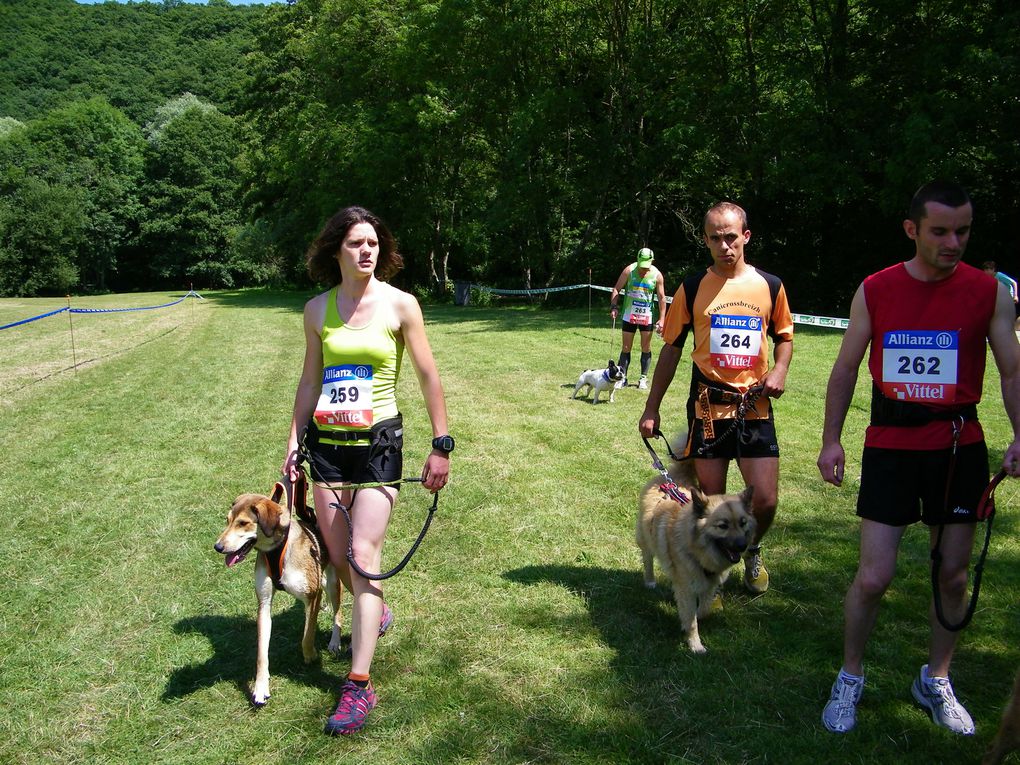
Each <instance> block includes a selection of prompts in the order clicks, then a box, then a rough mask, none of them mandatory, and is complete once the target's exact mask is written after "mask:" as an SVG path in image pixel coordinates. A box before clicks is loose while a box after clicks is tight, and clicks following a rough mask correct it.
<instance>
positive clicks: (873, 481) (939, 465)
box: [857, 441, 989, 526]
mask: <svg viewBox="0 0 1020 765" xmlns="http://www.w3.org/2000/svg"><path fill="white" fill-rule="evenodd" d="M951 454H952V451H951V450H950V449H937V450H934V451H912V450H906V449H879V448H876V447H873V446H866V447H864V454H863V456H862V457H861V490H860V492H859V493H858V495H857V514H858V515H859V516H861V518H867V519H868V520H870V521H876V522H877V523H884V524H885V525H887V526H907V525H909V524H911V523H916V522H917V521H923V522H924V523H925V524H926V525H928V526H938V525H940V524H943V523H946V524H949V523H974V522H975V521H976V520H977V515H976V513H977V506H978V502H980V501H981V495H982V494H983V493H984V490H985V487H986V486H988V480H989V478H988V447H987V446H986V445H985V442H984V441H980V442H978V443H976V444H967V445H966V446H960V447H957V449H956V463H955V465H953V467H952V477H951V481H950V485H949V502H948V508H947V502H946V480H947V477H948V476H949V469H950V457H951Z"/></svg>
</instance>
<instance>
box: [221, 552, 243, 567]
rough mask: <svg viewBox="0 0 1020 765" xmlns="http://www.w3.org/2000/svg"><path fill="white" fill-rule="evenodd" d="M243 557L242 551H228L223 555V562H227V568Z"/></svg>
mask: <svg viewBox="0 0 1020 765" xmlns="http://www.w3.org/2000/svg"><path fill="white" fill-rule="evenodd" d="M243 559H244V553H236V552H234V553H228V554H227V555H226V556H225V557H224V560H225V562H226V564H227V568H230V567H231V566H236V565H237V564H238V563H240V562H241V561H242V560H243Z"/></svg>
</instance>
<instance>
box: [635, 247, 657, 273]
mask: <svg viewBox="0 0 1020 765" xmlns="http://www.w3.org/2000/svg"><path fill="white" fill-rule="evenodd" d="M653 260H655V253H653V252H652V251H651V250H649V249H648V248H647V247H642V248H641V249H640V250H638V254H637V264H638V267H639V268H644V267H645V266H650V265H651V264H652V261H653Z"/></svg>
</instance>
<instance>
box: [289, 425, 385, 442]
mask: <svg viewBox="0 0 1020 765" xmlns="http://www.w3.org/2000/svg"><path fill="white" fill-rule="evenodd" d="M305 438H306V439H307V443H308V444H309V445H313V444H317V443H319V442H320V441H322V440H324V439H328V440H330V441H371V440H372V431H370V430H322V429H321V428H320V427H319V426H318V425H316V424H315V422H314V421H312V422H310V423H309V424H308V433H307V434H306V436H305Z"/></svg>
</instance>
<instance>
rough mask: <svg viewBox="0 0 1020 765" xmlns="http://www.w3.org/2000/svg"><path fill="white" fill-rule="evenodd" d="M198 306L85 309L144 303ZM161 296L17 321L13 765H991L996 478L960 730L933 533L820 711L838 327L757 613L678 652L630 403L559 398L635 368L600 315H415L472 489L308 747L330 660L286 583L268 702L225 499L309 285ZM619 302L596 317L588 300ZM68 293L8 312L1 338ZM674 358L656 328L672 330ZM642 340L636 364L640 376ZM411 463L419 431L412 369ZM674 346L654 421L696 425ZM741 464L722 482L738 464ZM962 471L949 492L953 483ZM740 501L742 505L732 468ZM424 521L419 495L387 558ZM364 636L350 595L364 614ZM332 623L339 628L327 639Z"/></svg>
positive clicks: (714, 628) (907, 546)
mask: <svg viewBox="0 0 1020 765" xmlns="http://www.w3.org/2000/svg"><path fill="white" fill-rule="evenodd" d="M179 296H180V293H176V294H171V293H159V294H150V295H125V296H110V297H106V298H94V299H83V300H80V301H76V302H75V304H76V305H79V306H107V307H113V306H116V307H127V306H138V305H155V304H159V303H164V302H168V301H169V300H171V299H174V298H176V297H179ZM205 297H206V300H205V301H202V302H199V301H193V300H189V301H187V302H186V303H184V304H182V305H179V306H175V307H173V308H167V309H160V310H157V311H145V312H131V313H121V314H101V315H75V316H74V317H73V324H74V338H75V350H74V354H75V358H76V359H77V360H78V362H79V363H81V362H86V363H84V365H82V366H80V367H79V368H78V369H77V371H72V370H71V369H70V367H71V366H72V351H71V344H70V332H69V322H68V318H67V315H60V316H55V317H51V318H48V319H45V320H42V321H39V322H34V323H32V324H29V325H25V326H22V327H17V328H14V329H9V330H5V331H3V332H2V333H0V362H2V363H0V416H2V422H3V430H2V433H3V449H2V450H0V501H2V503H3V511H4V512H3V517H4V519H5V523H4V528H5V533H4V534H2V535H0V553H2V557H0V559H2V561H3V568H4V570H5V571H6V574H7V575H6V577H5V580H6V582H7V588H6V592H5V593H4V595H3V596H2V597H0V708H2V710H3V712H2V714H0V762H4V763H26V764H27V763H40V762H42V763H84V762H88V763H150V762H158V763H265V764H269V763H335V762H364V763H371V764H372V765H387V764H388V763H525V762H527V763H660V762H683V763H745V762H746V763H812V764H818V763H886V762H888V763H904V762H907V763H912V762H917V763H922V762H923V763H932V762H936V763H938V762H954V763H955V762H976V761H977V760H978V759H979V758H980V753H981V752H982V751H983V749H984V748H985V746H986V745H987V743H988V741H989V739H990V738H991V736H992V734H993V732H994V730H995V727H996V725H997V722H998V717H999V714H1000V710H1001V709H1002V706H1003V704H1004V702H1005V700H1006V697H1007V695H1008V692H1009V689H1010V686H1011V682H1012V677H1013V674H1014V672H1015V670H1016V668H1017V666H1018V664H1020V648H1018V646H1017V640H1016V638H1017V635H1018V634H1020V630H1018V622H1017V614H1018V607H1017V593H1018V589H1017V588H1018V585H1020V565H1018V564H1020V546H1018V544H1017V530H1018V523H1020V492H1018V484H1016V483H1013V482H1009V483H1006V484H1004V485H1003V486H1002V487H1001V488H1000V490H999V515H998V516H997V520H996V524H995V529H996V533H995V536H994V539H993V543H992V548H991V553H990V560H989V564H988V567H987V569H986V576H985V585H984V587H983V589H982V596H981V603H980V609H979V612H978V614H977V615H976V617H975V619H974V622H973V624H972V626H971V627H970V628H968V629H967V630H966V631H965V632H964V634H963V637H962V639H961V644H960V648H959V650H958V653H957V660H956V663H955V677H954V679H955V683H956V687H957V691H958V694H959V695H960V697H961V698H962V699H963V700H964V701H965V703H966V704H967V705H968V707H969V709H970V711H971V712H972V713H973V715H974V717H975V719H976V720H977V723H978V732H977V735H976V736H975V737H972V738H959V737H954V736H952V735H951V734H949V733H946V732H944V731H942V730H939V729H937V728H935V727H934V726H933V725H932V724H931V722H930V720H929V718H928V717H927V715H926V714H925V713H924V712H923V711H922V710H920V709H919V708H917V707H916V706H915V705H914V703H913V702H912V700H911V697H910V690H909V688H910V683H911V679H912V677H913V674H914V673H915V672H916V671H917V669H918V667H919V666H920V665H921V664H922V663H923V662H924V661H925V657H926V641H927V633H928V628H927V619H926V613H927V603H928V599H929V594H930V591H929V580H928V574H927V570H928V553H927V546H926V540H927V535H926V534H924V533H923V532H922V531H921V530H920V529H914V530H912V531H911V533H909V534H908V535H907V537H906V539H905V541H904V545H903V549H902V553H901V560H900V565H899V571H898V573H899V578H898V580H897V581H896V583H895V584H894V585H893V587H892V589H891V590H890V592H889V593H888V596H887V598H886V602H885V604H884V606H883V609H882V613H881V617H880V621H879V625H878V628H877V630H876V632H875V634H874V636H873V640H872V643H871V646H870V648H869V653H868V661H867V670H868V687H867V690H866V692H865V696H864V699H863V701H862V704H861V708H860V719H859V728H858V730H857V731H855V732H853V733H852V734H850V735H847V736H842V737H839V736H834V735H832V734H829V733H827V732H826V731H825V730H824V729H823V728H822V727H821V724H820V721H819V715H820V712H821V708H822V705H823V703H824V701H825V699H826V697H827V695H828V691H829V686H830V684H831V682H832V679H833V676H834V674H835V672H836V670H837V669H838V667H839V663H840V645H841V630H842V597H843V594H844V592H845V589H846V587H847V585H848V584H849V582H850V579H851V577H852V575H853V571H854V566H855V563H856V531H857V520H856V516H855V515H854V501H855V495H856V479H857V476H858V475H859V454H860V444H861V438H862V434H863V427H864V424H865V419H866V414H867V404H868V398H867V394H868V389H867V384H866V382H865V380H864V377H863V376H862V381H861V384H860V385H859V388H858V395H857V397H856V398H855V400H854V406H853V408H852V410H851V413H850V418H849V421H848V428H847V430H848V432H847V434H846V439H845V444H846V445H847V449H848V454H849V458H850V465H849V469H848V480H847V481H846V484H845V486H844V487H843V488H841V489H836V488H833V487H831V486H828V485H826V484H823V482H822V481H821V480H820V478H819V477H818V475H817V470H816V468H815V465H814V463H815V459H816V456H817V452H818V447H819V437H820V430H821V422H822V412H823V400H824V390H825V383H826V380H827V377H828V373H829V370H830V368H831V364H832V360H833V358H834V357H835V354H836V351H837V348H838V345H839V342H840V337H841V335H840V334H839V333H838V332H834V331H829V330H813V329H810V328H798V335H797V340H796V346H795V354H794V363H793V368H792V370H791V373H790V377H789V381H788V392H787V394H786V395H785V396H784V397H783V399H782V400H781V401H780V402H779V403H778V404H777V410H778V418H779V432H780V440H781V444H782V449H783V457H782V467H781V471H782V475H781V485H780V509H779V516H778V518H777V521H776V523H775V525H774V527H773V530H772V531H771V533H770V534H769V536H768V538H767V547H766V561H767V563H768V565H769V568H770V570H771V573H772V587H771V589H770V591H769V592H768V594H766V595H764V596H762V597H757V598H751V597H749V596H748V595H746V594H745V593H744V592H743V591H742V590H741V589H740V587H739V586H737V584H736V581H734V582H733V583H732V585H731V586H729V587H728V589H727V591H726V607H725V610H724V611H723V612H722V613H721V614H719V615H717V616H714V617H711V618H710V619H708V620H706V621H705V622H704V624H703V626H702V631H701V632H702V638H703V640H704V641H705V644H706V646H707V647H708V649H709V652H708V654H706V655H704V656H697V657H695V656H692V655H691V654H689V653H688V652H687V651H686V650H685V644H684V641H683V640H682V637H681V635H680V633H679V628H678V625H677V620H676V615H675V608H674V606H673V603H672V600H671V598H670V594H669V589H668V586H666V583H665V582H662V586H660V588H659V590H658V592H649V591H647V590H646V589H645V588H644V587H643V586H642V582H641V574H640V570H639V569H640V563H639V556H638V552H637V549H636V547H635V545H634V542H633V516H634V508H635V502H636V496H637V493H638V491H639V489H640V487H641V485H642V484H643V483H644V481H645V480H646V479H647V478H648V477H649V476H650V475H651V474H652V470H651V467H650V465H649V460H648V456H647V454H646V452H645V450H644V447H643V445H642V443H641V440H640V438H639V437H638V435H637V430H636V422H637V418H638V415H639V413H640V411H641V409H642V406H643V398H644V393H643V392H642V391H638V390H637V389H635V388H628V389H626V390H623V391H620V392H618V393H617V396H616V403H615V404H611V405H610V404H600V405H598V406H592V405H591V404H590V403H587V402H582V401H572V400H570V394H571V393H572V391H573V384H574V382H575V381H576V379H577V375H578V373H579V372H580V371H581V370H583V369H585V368H587V367H594V366H598V365H602V364H604V363H605V361H606V359H607V358H609V356H610V355H613V356H614V357H615V354H616V353H617V352H618V350H619V340H618V338H617V337H616V336H615V335H614V334H613V332H612V331H611V330H610V327H609V321H608V318H607V317H605V316H604V315H603V314H602V312H601V311H600V312H599V314H598V316H597V317H596V318H594V319H593V320H592V322H591V325H590V324H589V317H588V312H587V310H574V309H570V310H568V309H563V310H537V309H534V308H529V307H523V306H517V305H512V306H498V307H492V308H478V307H473V306H469V307H461V308H458V307H453V306H437V307H428V306H426V308H425V316H426V321H427V323H428V330H429V336H430V339H431V342H432V345H433V349H434V352H435V356H436V359H437V362H438V364H439V367H440V370H441V372H442V375H443V379H444V383H445V385H446V390H447V399H448V405H449V409H450V413H451V423H452V424H451V431H452V433H453V434H454V435H455V436H456V437H457V450H456V452H455V453H454V456H453V480H452V482H451V484H450V486H449V488H448V489H446V490H445V491H444V492H443V494H442V497H441V500H440V504H439V513H438V515H437V517H436V520H435V522H434V523H433V527H432V531H431V532H430V534H429V536H428V537H427V538H426V541H425V543H424V544H423V545H422V547H421V549H420V551H419V552H418V554H417V556H416V557H415V558H414V559H413V561H412V563H411V564H410V566H409V567H408V568H407V569H406V571H405V573H403V574H401V575H399V576H398V577H396V578H394V579H392V580H390V581H389V582H387V583H386V593H387V600H388V601H389V602H390V604H391V605H392V606H393V609H394V612H395V614H396V622H395V625H394V628H393V629H392V631H391V632H390V633H389V634H388V635H386V637H385V638H384V639H383V640H382V641H380V645H379V650H378V653H377V655H376V662H375V665H374V667H373V677H374V681H375V684H376V687H377V690H378V692H379V698H380V703H379V706H378V707H377V709H376V710H375V711H374V712H373V713H372V715H371V717H370V721H369V725H368V726H367V728H366V729H365V731H364V732H363V733H361V734H359V735H357V736H355V737H352V738H349V739H343V740H336V739H330V738H328V737H326V736H324V735H323V734H322V723H323V720H324V718H325V716H326V715H327V714H328V713H329V712H330V711H331V709H332V706H333V704H334V702H335V694H336V692H337V689H338V687H339V678H340V677H341V676H342V675H343V674H344V673H345V672H346V671H347V669H348V663H347V661H346V660H344V659H337V658H333V657H329V656H326V657H324V658H323V659H322V660H321V662H319V663H316V664H313V665H309V666H306V665H305V664H304V663H303V662H302V660H301V657H300V650H299V647H298V638H299V633H300V625H301V611H300V609H299V608H298V607H297V606H296V605H295V604H294V602H293V601H292V600H291V599H290V598H289V597H288V596H286V595H280V596H279V597H278V598H277V601H276V604H275V608H274V613H275V621H274V630H273V643H272V648H271V651H270V659H271V671H272V699H271V701H270V702H269V704H268V706H267V707H265V708H264V709H261V710H258V711H256V710H253V709H252V708H251V706H250V704H249V702H248V687H249V684H250V682H251V680H252V678H253V675H254V657H255V621H254V616H255V597H254V593H253V589H252V570H253V563H252V562H251V560H249V561H246V562H245V563H244V564H243V565H241V566H239V567H238V568H236V569H231V570H228V569H227V568H225V566H224V564H223V558H222V556H219V555H217V554H216V553H215V552H214V551H213V549H212V545H213V542H214V541H215V540H216V537H217V535H218V534H219V532H220V531H221V529H222V526H223V523H224V518H225V514H226V511H227V509H228V508H229V506H230V503H231V501H232V499H233V498H234V496H235V495H237V494H239V493H241V492H247V491H263V492H264V491H268V490H269V488H270V487H271V485H272V482H273V481H274V480H275V478H276V476H277V471H278V469H279V465H280V462H281V460H282V458H283V449H284V446H285V438H286V433H287V427H288V424H289V418H290V410H291V404H292V400H293V393H294V387H295V383H296V381H297V377H298V374H299V371H300V365H301V358H302V353H303V346H302V343H303V340H302V334H301V313H300V312H301V307H302V305H303V302H304V300H305V298H306V297H307V296H305V295H299V294H296V293H285V292H266V291H246V292H221V293H212V294H206V295H205ZM602 303H604V301H598V304H599V305H600V306H601V305H602ZM61 305H63V302H62V301H47V300H4V301H0V324H4V323H6V322H8V321H13V320H15V319H19V318H23V317H26V316H31V315H35V314H38V313H42V312H43V311H46V310H52V309H53V308H59V307H61ZM655 343H656V346H655V348H656V350H657V349H658V347H659V341H658V340H656V341H655ZM636 357H637V354H636V353H635V358H636ZM405 364H406V368H405V374H404V376H403V379H402V382H401V391H400V393H401V395H402V410H403V412H404V416H405V420H406V422H407V425H408V433H407V437H406V447H405V452H406V458H407V460H406V462H407V470H406V473H407V474H415V473H416V472H417V471H418V470H419V469H420V466H421V463H422V461H423V460H424V457H425V455H426V452H427V449H428V446H427V445H428V439H429V435H430V433H429V427H428V420H427V417H426V415H425V412H424V407H423V405H422V403H421V396H420V394H419V393H418V390H417V386H416V382H415V379H414V374H413V372H412V370H411V367H410V364H409V362H408V361H407V360H406V359H405ZM689 372H690V370H689V361H688V360H686V359H685V361H684V362H683V364H682V366H681V369H680V372H679V374H678V379H677V382H676V383H675V384H674V387H673V389H672V390H671V391H670V393H669V395H668V397H667V400H666V403H665V406H664V409H663V411H664V422H663V427H664V429H665V430H667V431H675V430H677V429H679V428H680V427H681V426H682V425H683V422H682V415H681V411H682V406H683V395H684V393H685V391H686V386H687V381H688V379H689ZM1000 402H1001V396H1000V394H999V391H998V378H997V375H996V374H995V372H994V367H991V371H990V373H989V375H988V382H987V387H986V392H985V402H984V403H983V404H982V407H981V416H982V419H983V421H984V423H985V427H986V431H987V433H988V435H989V443H990V446H991V449H992V452H993V459H998V458H1000V457H1001V453H1002V449H1003V448H1004V446H1005V445H1006V442H1007V439H1008V437H1009V428H1008V423H1007V421H1006V418H1005V416H1004V414H1003V412H1002V406H1001V403H1000ZM733 473H734V475H735V474H736V471H733ZM943 478H944V477H943V476H932V480H933V481H940V480H942V479H943ZM731 488H737V483H736V480H735V479H734V478H733V477H731ZM427 506H428V498H427V495H426V494H425V493H424V492H423V490H421V489H420V487H417V486H408V487H407V488H406V489H405V490H404V491H403V492H402V495H401V499H400V502H399V504H398V512H397V514H396V517H395V519H394V522H393V526H392V533H391V542H390V545H389V547H388V548H387V549H388V554H387V560H388V561H390V562H393V561H395V560H396V559H397V558H398V557H399V556H400V555H402V554H403V552H404V550H406V548H407V546H408V545H409V544H410V542H411V540H412V539H413V537H414V535H415V534H416V533H417V530H418V528H419V527H420V524H421V522H422V521H423V519H424V516H425V512H426V510H427ZM346 608H347V609H348V619H349V601H348V602H347V603H346ZM327 626H328V620H327V618H326V616H325V615H322V617H321V618H320V629H319V643H320V647H322V648H324V647H325V644H326V642H327V636H328V633H327Z"/></svg>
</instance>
